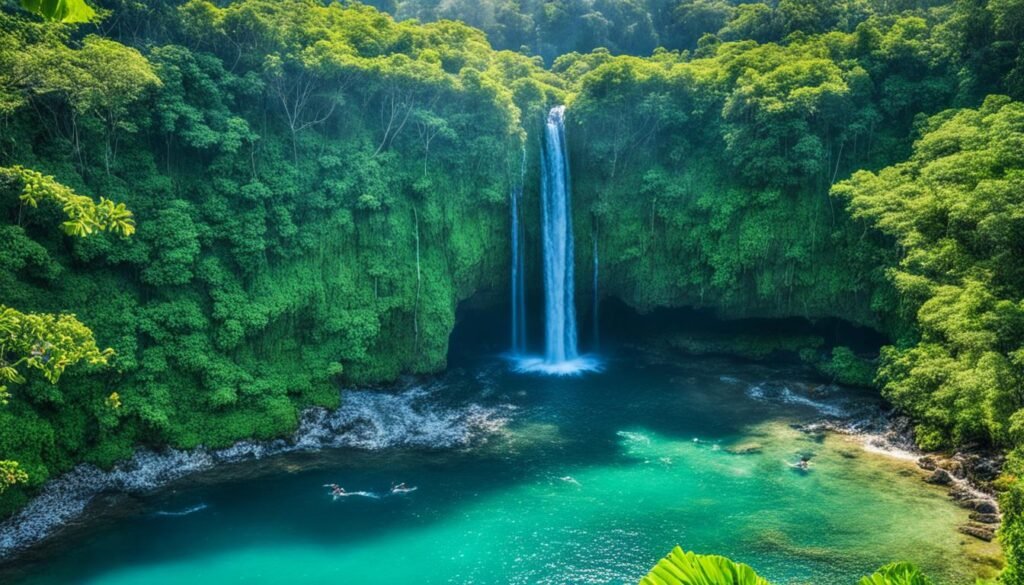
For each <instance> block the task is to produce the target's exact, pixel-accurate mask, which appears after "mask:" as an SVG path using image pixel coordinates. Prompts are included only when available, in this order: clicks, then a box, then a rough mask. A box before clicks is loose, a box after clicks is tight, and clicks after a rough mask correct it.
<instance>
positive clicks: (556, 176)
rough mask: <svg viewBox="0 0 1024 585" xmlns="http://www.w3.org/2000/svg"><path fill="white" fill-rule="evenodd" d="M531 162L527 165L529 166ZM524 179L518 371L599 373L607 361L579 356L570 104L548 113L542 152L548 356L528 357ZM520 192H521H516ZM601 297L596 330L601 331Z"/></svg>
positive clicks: (517, 255) (515, 230)
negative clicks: (567, 133)
mask: <svg viewBox="0 0 1024 585" xmlns="http://www.w3.org/2000/svg"><path fill="white" fill-rule="evenodd" d="M524 164H525V163H524ZM521 183H522V181H520V185H519V187H518V188H517V187H513V192H512V206H511V207H512V352H511V356H510V357H511V358H512V359H513V360H514V363H515V369H516V371H518V372H523V373H533V374H544V375H554V376H573V375H579V374H582V373H583V372H599V371H601V370H602V369H603V367H604V366H603V364H602V363H601V360H600V359H598V358H597V357H596V356H593V355H584V356H581V355H579V352H578V350H577V342H576V337H577V335H576V305H575V290H574V289H575V284H574V280H573V278H574V275H573V239H572V206H571V201H570V199H571V196H572V187H571V185H570V182H569V158H568V154H567V152H566V142H565V106H558V107H556V108H552V109H551V111H550V112H549V113H548V118H547V121H546V123H545V125H544V134H543V136H542V137H541V148H540V204H541V209H540V211H541V214H540V220H541V226H540V228H541V229H540V231H541V241H542V246H541V251H542V255H543V262H542V264H543V274H544V355H543V356H535V355H524V353H523V351H524V350H525V348H526V317H525V315H526V310H525V306H524V302H523V297H524V295H525V284H524V278H525V277H524V273H523V250H522V245H523V234H522V221H521V219H522V218H521V217H519V214H520V212H521V211H522V184H521ZM516 189H518V190H516ZM594 237H595V241H594V294H595V295H596V294H597V240H596V238H597V235H596V233H595V235H594ZM596 299H597V297H596V296H595V304H594V319H595V321H594V328H595V333H596V329H597V321H596V319H597V300H596Z"/></svg>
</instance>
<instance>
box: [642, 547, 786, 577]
mask: <svg viewBox="0 0 1024 585" xmlns="http://www.w3.org/2000/svg"><path fill="white" fill-rule="evenodd" d="M640 585H770V584H769V583H768V581H767V580H765V579H764V578H762V577H760V576H758V574H757V573H755V572H754V569H751V568H750V567H749V566H748V565H744V564H743V563H737V562H734V561H731V560H729V559H727V558H725V557H721V556H717V555H698V554H694V553H692V552H683V549H681V548H679V547H678V546H677V547H675V548H674V549H672V552H670V553H668V556H666V557H665V558H663V559H661V561H659V562H658V564H657V565H655V566H654V568H653V569H651V572H650V573H648V574H647V576H646V577H644V578H643V579H641V580H640Z"/></svg>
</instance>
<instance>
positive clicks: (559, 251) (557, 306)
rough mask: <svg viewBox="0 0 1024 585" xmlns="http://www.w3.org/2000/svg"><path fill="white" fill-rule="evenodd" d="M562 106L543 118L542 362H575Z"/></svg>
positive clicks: (567, 187)
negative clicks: (544, 121)
mask: <svg viewBox="0 0 1024 585" xmlns="http://www.w3.org/2000/svg"><path fill="white" fill-rule="evenodd" d="M570 194H571V185H570V182H569V160H568V157H567V156H566V143H565V106H557V107H555V108H552V109H551V111H550V112H549V113H548V119H547V124H546V125H545V128H544V139H543V145H542V148H541V221H542V226H541V229H542V233H543V244H544V245H543V252H544V319H545V325H544V329H545V330H544V333H545V338H544V343H545V352H544V361H545V362H546V363H548V364H557V363H562V362H566V361H570V360H574V359H576V358H577V357H578V354H577V351H576V307H575V304H574V301H575V299H574V297H575V294H574V293H575V291H574V288H575V285H574V282H573V241H572V213H571V208H570Z"/></svg>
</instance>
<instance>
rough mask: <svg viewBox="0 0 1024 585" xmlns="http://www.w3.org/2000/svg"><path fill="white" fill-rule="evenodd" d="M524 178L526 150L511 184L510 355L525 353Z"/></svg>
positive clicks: (524, 149)
mask: <svg viewBox="0 0 1024 585" xmlns="http://www.w3.org/2000/svg"><path fill="white" fill-rule="evenodd" d="M525 177H526V148H525V147H524V148H523V156H522V160H521V162H520V163H519V181H518V182H516V181H513V182H512V190H511V205H510V208H511V210H512V273H511V275H510V280H511V285H512V353H513V354H523V353H525V352H526V271H525V260H524V258H523V256H524V254H523V234H522V231H523V228H522V224H521V222H520V217H519V209H520V207H521V205H520V204H521V202H522V199H523V182H524V181H525Z"/></svg>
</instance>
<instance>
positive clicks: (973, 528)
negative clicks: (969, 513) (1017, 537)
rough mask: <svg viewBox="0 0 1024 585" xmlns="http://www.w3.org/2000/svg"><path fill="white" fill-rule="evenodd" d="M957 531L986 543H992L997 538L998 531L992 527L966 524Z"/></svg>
mask: <svg viewBox="0 0 1024 585" xmlns="http://www.w3.org/2000/svg"><path fill="white" fill-rule="evenodd" d="M957 530H959V531H960V532H961V533H963V534H966V535H968V536H973V537H974V538H977V539H979V540H984V541H985V542H992V539H993V538H995V537H996V533H995V531H996V529H995V527H993V526H991V525H982V524H964V525H963V526H960V527H959V528H957Z"/></svg>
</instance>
